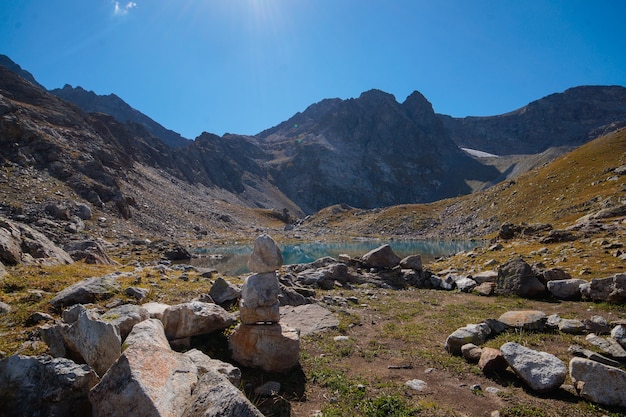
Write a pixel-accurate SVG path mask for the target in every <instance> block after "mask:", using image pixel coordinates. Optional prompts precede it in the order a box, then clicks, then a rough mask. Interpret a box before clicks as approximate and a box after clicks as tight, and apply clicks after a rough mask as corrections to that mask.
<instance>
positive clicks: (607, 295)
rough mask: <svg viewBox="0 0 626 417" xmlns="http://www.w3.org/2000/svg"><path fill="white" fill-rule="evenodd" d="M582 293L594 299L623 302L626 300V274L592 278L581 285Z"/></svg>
mask: <svg viewBox="0 0 626 417" xmlns="http://www.w3.org/2000/svg"><path fill="white" fill-rule="evenodd" d="M580 291H581V293H582V295H583V296H584V297H586V298H588V299H591V300H593V301H606V302H609V303H616V304H617V303H623V302H625V301H626V274H615V275H614V276H612V277H607V278H599V279H592V280H591V282H588V283H586V284H583V285H581V286H580Z"/></svg>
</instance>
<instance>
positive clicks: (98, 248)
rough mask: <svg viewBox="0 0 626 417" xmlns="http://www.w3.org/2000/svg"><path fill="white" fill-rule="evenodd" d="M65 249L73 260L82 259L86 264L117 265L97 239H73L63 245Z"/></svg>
mask: <svg viewBox="0 0 626 417" xmlns="http://www.w3.org/2000/svg"><path fill="white" fill-rule="evenodd" d="M65 250H66V251H67V253H69V254H70V256H71V257H72V259H73V260H75V261H84V262H85V263H87V264H100V265H117V264H118V263H117V262H116V261H114V260H113V259H111V258H110V257H109V255H108V254H107V253H106V251H105V250H104V247H103V246H102V244H101V243H100V242H98V241H97V240H81V241H74V242H71V243H69V244H68V245H66V246H65Z"/></svg>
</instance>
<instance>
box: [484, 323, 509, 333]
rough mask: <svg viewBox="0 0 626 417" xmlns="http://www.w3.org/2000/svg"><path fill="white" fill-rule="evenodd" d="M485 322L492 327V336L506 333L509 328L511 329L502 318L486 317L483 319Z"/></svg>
mask: <svg viewBox="0 0 626 417" xmlns="http://www.w3.org/2000/svg"><path fill="white" fill-rule="evenodd" d="M483 323H485V324H486V325H487V326H489V328H490V329H491V335H492V336H497V335H499V334H500V333H504V332H506V331H507V330H509V326H507V325H506V324H504V323H502V322H501V321H500V320H496V319H485V320H483Z"/></svg>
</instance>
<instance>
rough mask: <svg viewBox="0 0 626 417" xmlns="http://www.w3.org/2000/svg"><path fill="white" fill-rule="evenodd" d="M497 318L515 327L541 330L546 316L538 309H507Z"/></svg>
mask: <svg viewBox="0 0 626 417" xmlns="http://www.w3.org/2000/svg"><path fill="white" fill-rule="evenodd" d="M498 320H499V321H501V322H502V323H504V324H506V325H507V326H509V327H513V328H515V329H521V330H533V331H543V328H544V326H545V323H546V320H547V316H546V314H545V313H544V312H543V311H538V310H520V311H507V312H506V313H504V314H502V315H501V316H500V318H499V319H498Z"/></svg>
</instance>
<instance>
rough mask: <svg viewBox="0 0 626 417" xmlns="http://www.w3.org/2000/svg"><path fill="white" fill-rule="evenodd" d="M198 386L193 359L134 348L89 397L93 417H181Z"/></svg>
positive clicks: (168, 352) (160, 351)
mask: <svg viewBox="0 0 626 417" xmlns="http://www.w3.org/2000/svg"><path fill="white" fill-rule="evenodd" d="M197 382H198V371H197V368H196V366H195V365H194V363H193V361H192V360H191V358H189V357H188V356H186V355H183V354H182V353H177V352H174V351H172V350H170V349H165V348H160V347H157V346H143V345H134V346H132V347H130V348H128V349H126V350H125V351H124V353H123V354H122V356H120V358H119V360H118V361H117V362H115V364H114V365H113V366H112V367H111V369H110V370H109V372H107V373H106V375H104V377H103V378H102V380H101V381H100V383H98V385H96V386H95V387H93V389H92V390H91V392H90V393H89V400H90V401H91V403H92V405H93V415H94V417H117V416H119V417H122V416H136V417H152V416H155V417H156V416H180V415H182V414H183V412H184V411H185V409H186V408H187V406H188V405H189V403H190V401H191V399H192V397H191V395H192V391H193V389H194V387H195V386H196V384H197Z"/></svg>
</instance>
